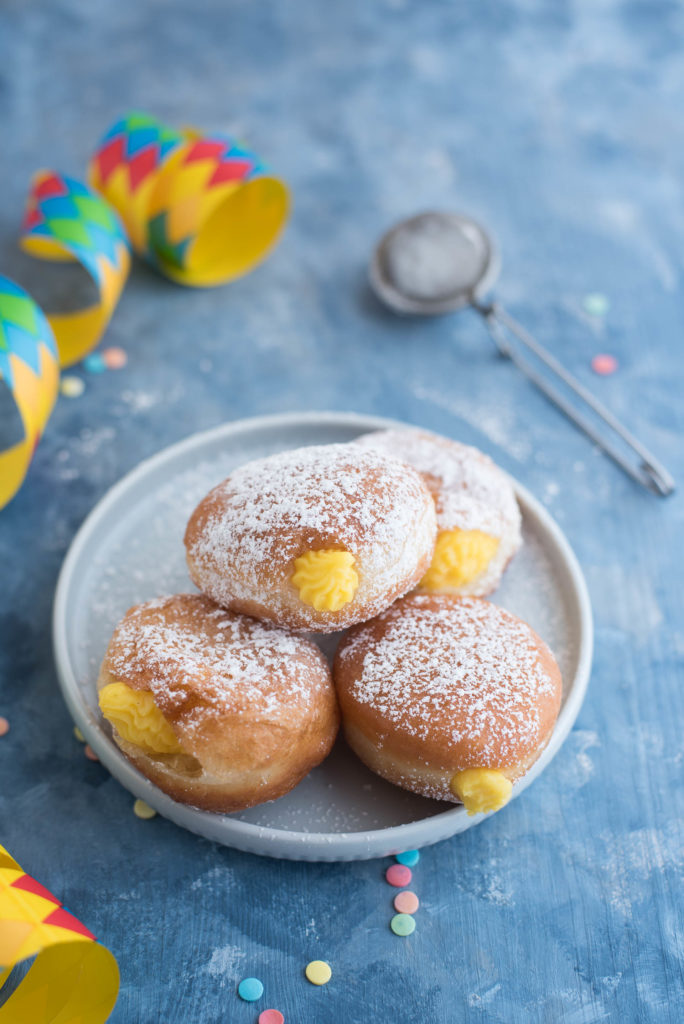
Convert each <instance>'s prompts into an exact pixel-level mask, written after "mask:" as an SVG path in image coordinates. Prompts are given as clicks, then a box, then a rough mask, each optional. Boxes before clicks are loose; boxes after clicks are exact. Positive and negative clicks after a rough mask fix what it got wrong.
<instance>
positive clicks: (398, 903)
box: [394, 889, 420, 914]
mask: <svg viewBox="0 0 684 1024" xmlns="http://www.w3.org/2000/svg"><path fill="white" fill-rule="evenodd" d="M419 906H420V900H419V899H418V897H417V896H416V894H415V892H411V890H410V889H405V890H404V892H398V893H397V895H396V896H395V897H394V909H395V910H398V911H399V913H400V914H415V912H416V910H417V909H418V907H419Z"/></svg>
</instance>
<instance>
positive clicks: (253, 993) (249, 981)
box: [238, 978, 264, 1003]
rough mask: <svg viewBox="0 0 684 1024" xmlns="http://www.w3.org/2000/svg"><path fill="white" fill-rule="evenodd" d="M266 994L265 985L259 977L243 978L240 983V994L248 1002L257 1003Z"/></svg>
mask: <svg viewBox="0 0 684 1024" xmlns="http://www.w3.org/2000/svg"><path fill="white" fill-rule="evenodd" d="M263 994H264V986H263V985H262V984H261V982H260V981H259V979H258V978H243V979H242V981H241V982H240V984H239V985H238V995H239V996H240V999H244V1001H245V1002H246V1003H255V1002H256V1001H257V999H261V997H262V996H263Z"/></svg>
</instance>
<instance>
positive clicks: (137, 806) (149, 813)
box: [133, 800, 157, 821]
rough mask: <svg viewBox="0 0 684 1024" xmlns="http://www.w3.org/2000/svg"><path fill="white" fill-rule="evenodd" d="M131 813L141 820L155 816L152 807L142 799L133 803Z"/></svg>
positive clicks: (155, 813)
mask: <svg viewBox="0 0 684 1024" xmlns="http://www.w3.org/2000/svg"><path fill="white" fill-rule="evenodd" d="M133 813H134V814H135V816H136V818H142V819H143V821H149V819H150V818H155V817H156V816H157V812H156V811H155V809H154V807H150V805H149V804H146V803H145V801H144V800H136V801H135V803H134V804H133Z"/></svg>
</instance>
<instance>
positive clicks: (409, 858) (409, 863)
mask: <svg viewBox="0 0 684 1024" xmlns="http://www.w3.org/2000/svg"><path fill="white" fill-rule="evenodd" d="M396 859H397V860H398V861H399V863H400V864H405V865H406V867H407V868H415V866H416V864H417V863H418V861H419V860H420V853H419V852H418V850H406V852H405V853H398V854H397V855H396Z"/></svg>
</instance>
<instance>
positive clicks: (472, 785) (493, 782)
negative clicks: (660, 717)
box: [450, 768, 513, 814]
mask: <svg viewBox="0 0 684 1024" xmlns="http://www.w3.org/2000/svg"><path fill="white" fill-rule="evenodd" d="M450 788H451V792H452V793H453V794H454V796H457V797H458V799H459V800H460V801H461V803H462V804H463V806H464V807H465V809H466V811H467V812H468V814H488V813H489V812H490V811H498V810H500V809H501V808H502V807H503V806H504V804H507V803H508V801H509V800H510V799H511V793H512V792H513V783H512V782H511V780H510V779H507V778H506V776H505V775H503V774H502V773H501V772H499V771H497V770H496V769H495V768H466V769H465V770H464V771H462V772H457V773H456V775H454V777H453V779H452V780H451V783H450Z"/></svg>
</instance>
